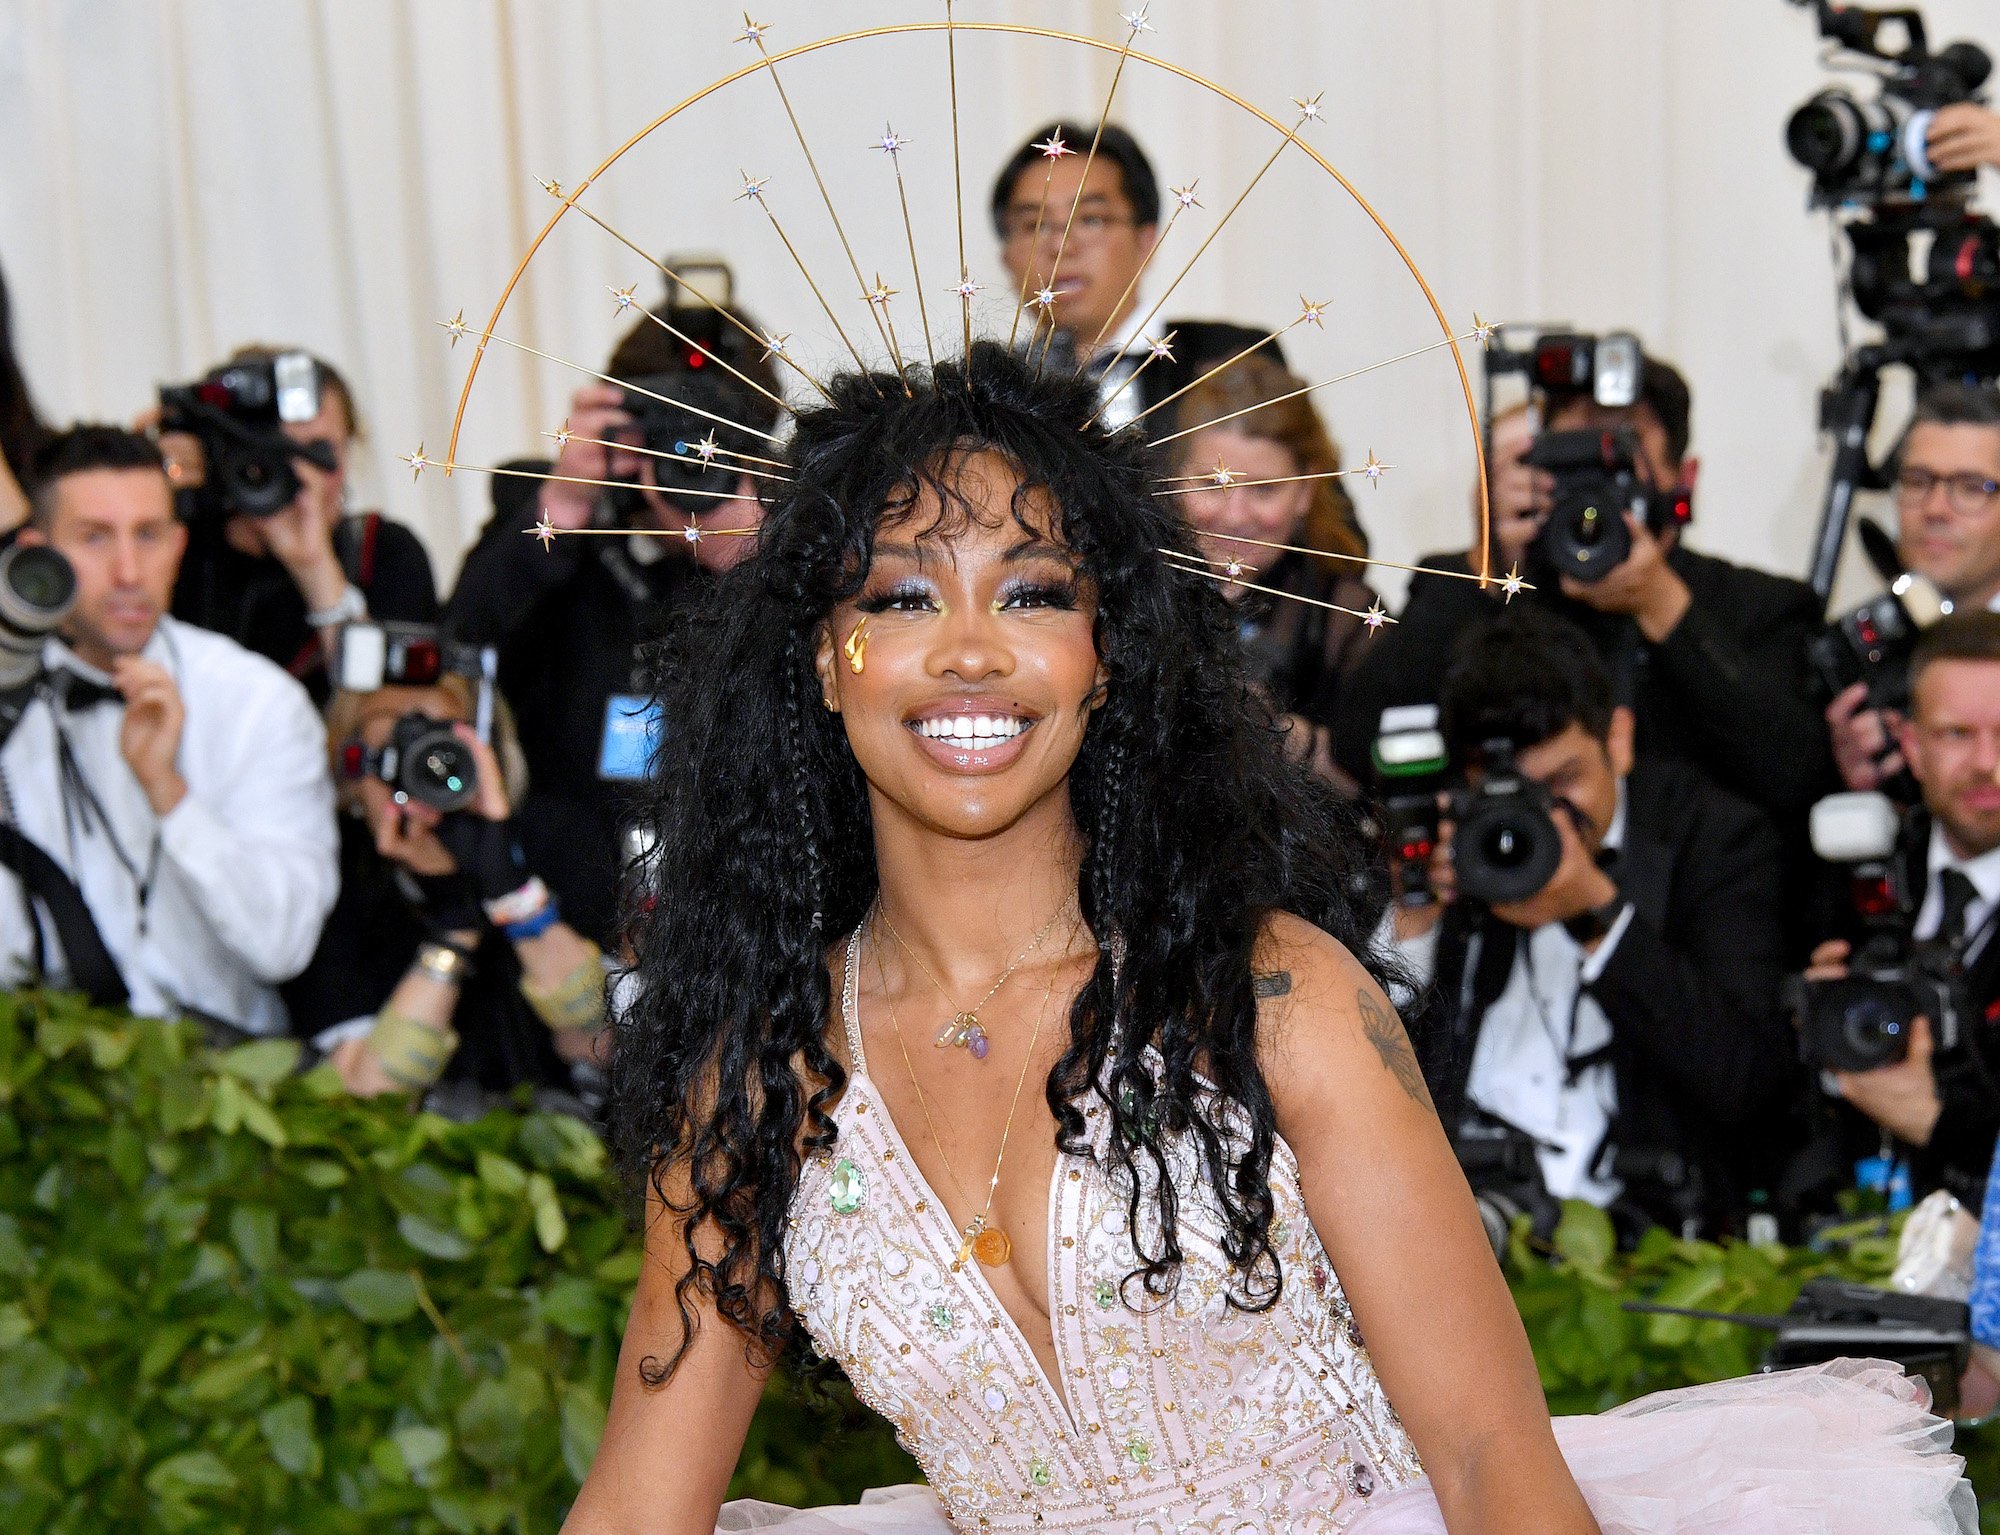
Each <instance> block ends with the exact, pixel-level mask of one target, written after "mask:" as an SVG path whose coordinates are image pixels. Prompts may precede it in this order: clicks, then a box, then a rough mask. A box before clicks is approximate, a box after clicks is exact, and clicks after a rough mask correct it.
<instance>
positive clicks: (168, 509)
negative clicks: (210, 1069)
mask: <svg viewBox="0 0 2000 1535" xmlns="http://www.w3.org/2000/svg"><path fill="white" fill-rule="evenodd" d="M36 468H37V478H36V483H35V486H34V488H33V491H32V502H31V505H32V514H31V516H32V520H31V523H30V525H29V526H28V527H27V528H25V529H24V530H23V531H22V533H21V538H22V539H23V541H27V542H39V543H46V544H48V545H50V546H51V547H53V548H55V549H57V550H58V551H60V552H61V553H62V554H63V555H64V556H66V557H67V558H68V560H69V562H70V564H71V566H72V567H73V568H74V570H75V572H76V584H77V591H76V605H75V607H74V609H73V610H72V612H71V614H70V616H69V618H68V620H67V621H66V622H65V624H64V625H63V629H62V634H63V636H64V639H63V640H51V641H50V642H49V645H48V650H47V655H46V663H47V666H48V668H49V678H48V684H47V686H46V687H44V688H43V689H42V690H41V692H40V696H39V697H38V698H37V699H36V701H35V702H34V703H32V704H31V705H30V706H29V707H28V709H27V711H26V713H25V714H24V715H23V716H22V718H21V722H20V724H19V726H18V727H17V728H16V729H15V731H14V733H13V735H12V737H11V738H10V739H9V740H8V741H7V742H6V745H5V747H4V748H0V779H4V787H5V789H6V798H7V802H8V805H9V808H10V809H11V812H12V818H13V820H14V821H15V823H16V824H17V825H18V826H19V828H20V830H21V831H22V833H24V834H25V835H26V836H27V837H28V838H29V839H30V840H31V841H32V842H34V843H36V844H37V845H38V846H40V847H41V848H42V849H44V850H45V851H46V852H48V853H49V854H50V855H51V856H52V857H53V858H54V859H55V861H56V862H57V864H59V865H60V866H61V867H62V869H63V870H64V871H65V872H66V873H67V874H68V875H69V876H70V878H71V879H72V880H74V881H75V883H76V884H77V886H78V887H79V888H80V890H81V891H82V893H83V897H84V900H85V903H86V904H87V905H88V907H89V909H90V912H91V915H92V916H93V917H94V918H95V920H96V923H97V927H98V930H99V932H100V933H101V934H102V936H103V938H104V942H105V945H106V947H107V948H108V949H109V950H110V953H111V956H112V958H113V959H114V960H115V961H116V962H117V964H118V967H119V969H120V971H121V972H122V973H123V976H124V980H125V984H126V986H127V988H128V989H129V991H130V993H131V1004H132V1006H133V1008H134V1009H135V1010H136V1011H139V1012H144V1013H153V1014H160V1015H168V1014H174V1013H179V1012H190V1013H198V1014H201V1015H204V1016H207V1017H210V1018H214V1019H219V1020H221V1021H223V1022H225V1023H229V1024H232V1025H234V1026H236V1027H237V1028H240V1029H244V1030H248V1031H250V1032H252V1033H259V1034H269V1033H276V1032H280V1031H282V1030H283V1029H284V1027H285V1011H284V1006H283V1003H282V1002H281V1001H280V1000H279V997H278V993H277V989H276V988H277V986H278V984H279V983H280V982H282V981H285V980H288V979H289V978H291V977H292V976H294V975H296V974H298V972H299V971H300V970H301V969H303V968H304V966H305V964H306V961H307V960H308V959H309V958H311V956H312V951H313V945H314V943H315V942H316V941H317V939H318V937H319V930H320V926H321V924H322V923H323V922H324V921H325V919H326V914H327V912H328V911H329V910H330V909H331V907H332V904H333V899H334V896H335V893H336V890H337V886H338V881H339V873H338V865H337V860H336V835H335V829H334V819H333V791H332V785H331V782H330V780H329V776H328V769H327V756H326V738H325V732H324V729H323V727H322V725H321V723H320V719H319V715H318V713H317V712H316V711H315V710H314V709H313V707H312V704H311V702H310V700H309V699H308V698H307V696H306V692H305V689H304V688H303V687H301V686H300V685H299V684H298V683H297V682H296V681H294V680H293V679H292V678H291V677H289V676H287V675H286V674H285V673H284V672H283V671H282V670H281V669H280V668H278V667H277V666H275V665H273V664H272V663H271V662H269V661H267V660H264V659H263V658H261V657H259V656H256V655H253V654H251V653H250V652H249V651H247V650H245V649H244V648H243V647H242V646H240V645H238V644H237V643H236V642H235V641H233V640H230V639H227V638H224V637H223V636H221V635H218V634H212V633H209V632H208V631H206V630H202V629H196V628H193V627H191V626H189V625H186V624H182V623H179V622H177V621H176V620H174V619H172V618H170V617H167V616H166V611H167V605H168V602H169V600H170V598H171V595H172V592H173V586H174V578H175V576H176V574H177V572H178V570H179V566H180V557H181V553H182V551H183V549H184V548H185V547H186V543H187V530H186V528H185V527H184V526H182V524H181V523H180V522H179V521H178V520H177V519H176V518H175V516H174V508H173V497H172V494H171V492H170V490H169V487H168V483H167V477H166V472H165V470H164V468H163V467H162V464H161V460H160V455H159V452H158V450H157V449H156V448H155V447H154V445H153V444H152V443H151V442H149V441H148V440H147V439H146V438H144V437H140V436H138V435H136V434H134V433H131V432H127V431H124V430H122V429H120V428H117V427H111V426H89V425H86V426H78V427H74V428H72V429H71V430H69V431H67V432H64V433H62V434H60V435H59V436H58V437H56V438H55V439H54V440H53V441H52V442H51V443H50V444H49V445H48V446H47V448H45V449H44V450H43V452H42V453H41V454H40V455H38V457H37V460H36ZM28 910H29V906H28V903H27V902H25V901H23V900H20V899H5V898H0V960H4V962H6V963H8V964H9V965H10V966H11V968H12V969H13V970H14V971H16V972H17V973H18V972H20V971H22V970H25V969H27V968H28V967H29V965H30V963H31V957H32V956H33V955H34V954H36V953H37V952H38V945H37V941H36V935H35V933H34V932H33V930H31V928H30V927H29V925H28V923H29V918H28V915H27V914H28ZM44 927H45V928H46V924H44ZM53 938H54V935H53V934H52V933H50V932H48V931H44V932H43V933H42V935H41V939H42V941H41V944H40V946H39V949H40V951H42V952H47V953H48V955H49V958H50V968H51V971H52V978H53V979H55V980H62V979H64V978H65V976H64V971H63V968H62V965H63V962H62V960H61V958H60V946H59V944H57V943H55V942H54V941H53ZM9 979H12V977H9Z"/></svg>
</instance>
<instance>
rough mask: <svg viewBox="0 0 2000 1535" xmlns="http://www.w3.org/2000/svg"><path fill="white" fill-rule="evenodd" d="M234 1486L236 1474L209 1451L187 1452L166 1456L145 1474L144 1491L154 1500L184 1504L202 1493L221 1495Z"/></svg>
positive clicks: (219, 1457) (220, 1458)
mask: <svg viewBox="0 0 2000 1535" xmlns="http://www.w3.org/2000/svg"><path fill="white" fill-rule="evenodd" d="M235 1485H236V1474H235V1473H234V1472H233V1471H231V1470H230V1469H229V1467H228V1466H226V1465H224V1464H223V1463H222V1457H221V1456H219V1455H217V1454H216V1453H215V1452H214V1451H213V1450H187V1451H184V1452H183V1453H181V1454H179V1455H169V1456H168V1457H167V1458H166V1459H165V1460H163V1461H161V1462H160V1463H159V1464H158V1465H156V1466H154V1467H153V1469H152V1470H150V1471H148V1472H147V1473H146V1490H147V1491H148V1492H150V1493H151V1494H152V1495H153V1496H154V1497H156V1498H162V1499H166V1500H169V1501H181V1502H185V1501H187V1500H188V1499H190V1498H193V1497H196V1496H198V1495H199V1494H201V1493H204V1492H221V1491H225V1490H227V1489H228V1488H231V1487H234V1486H235Z"/></svg>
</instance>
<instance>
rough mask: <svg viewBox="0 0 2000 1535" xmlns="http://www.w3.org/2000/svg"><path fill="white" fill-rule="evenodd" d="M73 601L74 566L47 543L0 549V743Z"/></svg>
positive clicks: (30, 693)
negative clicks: (45, 651)
mask: <svg viewBox="0 0 2000 1535" xmlns="http://www.w3.org/2000/svg"><path fill="white" fill-rule="evenodd" d="M75 606H76V572H75V571H74V570H73V569H71V568H70V563H69V561H68V560H67V559H65V558H64V557H63V555H62V553H61V552H60V551H59V550H56V549H54V548H51V547H50V546H49V545H47V544H9V545H8V546H7V548H6V549H5V550H0V744H4V743H5V742H6V740H7V738H8V737H9V736H10V735H12V734H13V733H14V727H15V726H16V725H18V724H20V723H21V716H22V715H23V714H24V713H26V712H27V708H28V705H29V704H30V703H31V702H33V701H34V697H35V689H36V685H37V684H38V683H39V682H40V681H41V678H42V647H43V644H44V643H45V642H46V641H47V639H48V637H49V636H50V635H51V634H53V633H55V631H56V630H57V629H59V628H60V627H62V621H63V620H64V619H65V618H67V617H69V613H70V609H71V608H73V607H75Z"/></svg>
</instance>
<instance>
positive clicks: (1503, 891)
mask: <svg viewBox="0 0 2000 1535" xmlns="http://www.w3.org/2000/svg"><path fill="white" fill-rule="evenodd" d="M1480 759H1481V761H1482V762H1483V763H1484V764H1485V768H1486V771H1485V773H1484V775H1483V776H1482V777H1481V778H1480V780H1479V783H1478V784H1477V786H1475V787H1471V788H1465V789H1460V790H1458V791H1457V792H1456V793H1454V794H1453V795H1452V797H1451V816H1452V821H1453V822H1454V824H1455V830H1454V831H1453V833H1452V839H1451V864H1452V870H1453V872H1454V873H1455V874H1456V875H1457V876H1458V891H1459V894H1460V895H1461V896H1462V897H1463V898H1465V899H1467V900H1471V901H1479V902H1482V903H1483V904H1485V905H1488V906H1506V905H1510V904H1512V903H1513V902H1516V901H1525V900H1526V899H1528V897H1530V896H1532V895H1534V894H1535V893H1536V892H1537V891H1539V890H1540V889H1542V887H1543V886H1545V885H1546V884H1548V882H1549V881H1550V880H1551V879H1552V878H1554V877H1555V872H1556V868H1557V866H1558V865H1560V864H1561V863H1562V834H1561V832H1560V831H1558V830H1557V827H1556V821H1555V799H1554V797H1553V796H1552V795H1550V793H1549V791H1548V790H1547V789H1545V788H1543V787H1542V785H1540V784H1538V783H1536V782H1535V780H1534V779H1532V778H1530V777H1528V776H1527V775H1526V774H1525V773H1522V772H1521V771H1520V770H1519V769H1518V768H1517V767H1516V766H1515V765H1514V746H1513V743H1512V742H1510V741H1505V740H1493V741H1487V742H1485V743H1484V744H1483V745H1482V746H1481V747H1480Z"/></svg>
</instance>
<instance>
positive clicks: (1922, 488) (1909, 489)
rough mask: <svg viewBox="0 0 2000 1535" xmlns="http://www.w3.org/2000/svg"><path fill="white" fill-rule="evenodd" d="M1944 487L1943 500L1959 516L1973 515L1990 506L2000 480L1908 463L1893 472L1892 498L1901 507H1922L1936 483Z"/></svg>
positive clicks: (1998, 493) (1999, 492)
mask: <svg viewBox="0 0 2000 1535" xmlns="http://www.w3.org/2000/svg"><path fill="white" fill-rule="evenodd" d="M1940 485H1942V486H1943V487H1944V498H1945V502H1946V504H1947V505H1948V506H1950V507H1951V509H1952V510H1953V511H1954V512H1957V513H1958V514H1959V515H1960V516H1961V517H1977V516H1978V515H1979V514H1980V513H1982V512H1985V511H1988V510H1990V509H1991V508H1992V506H1993V501H1994V498H1995V497H1996V496H2000V480H1989V479H1988V478H1987V477H1986V476H1985V475H1983V474H1970V473H1968V474H1933V473H1932V472H1931V471H1930V470H1928V469H1919V468H1916V467H1915V466H1914V465H1912V466H1911V467H1909V468H1906V469H1903V470H1900V471H1898V472H1897V475H1896V499H1897V500H1898V501H1900V502H1902V503H1903V504H1904V505H1905V506H1922V505H1923V504H1924V502H1926V501H1928V500H1929V499H1930V495H1931V492H1932V491H1933V490H1935V489H1936V488H1937V487H1938V486H1940Z"/></svg>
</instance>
